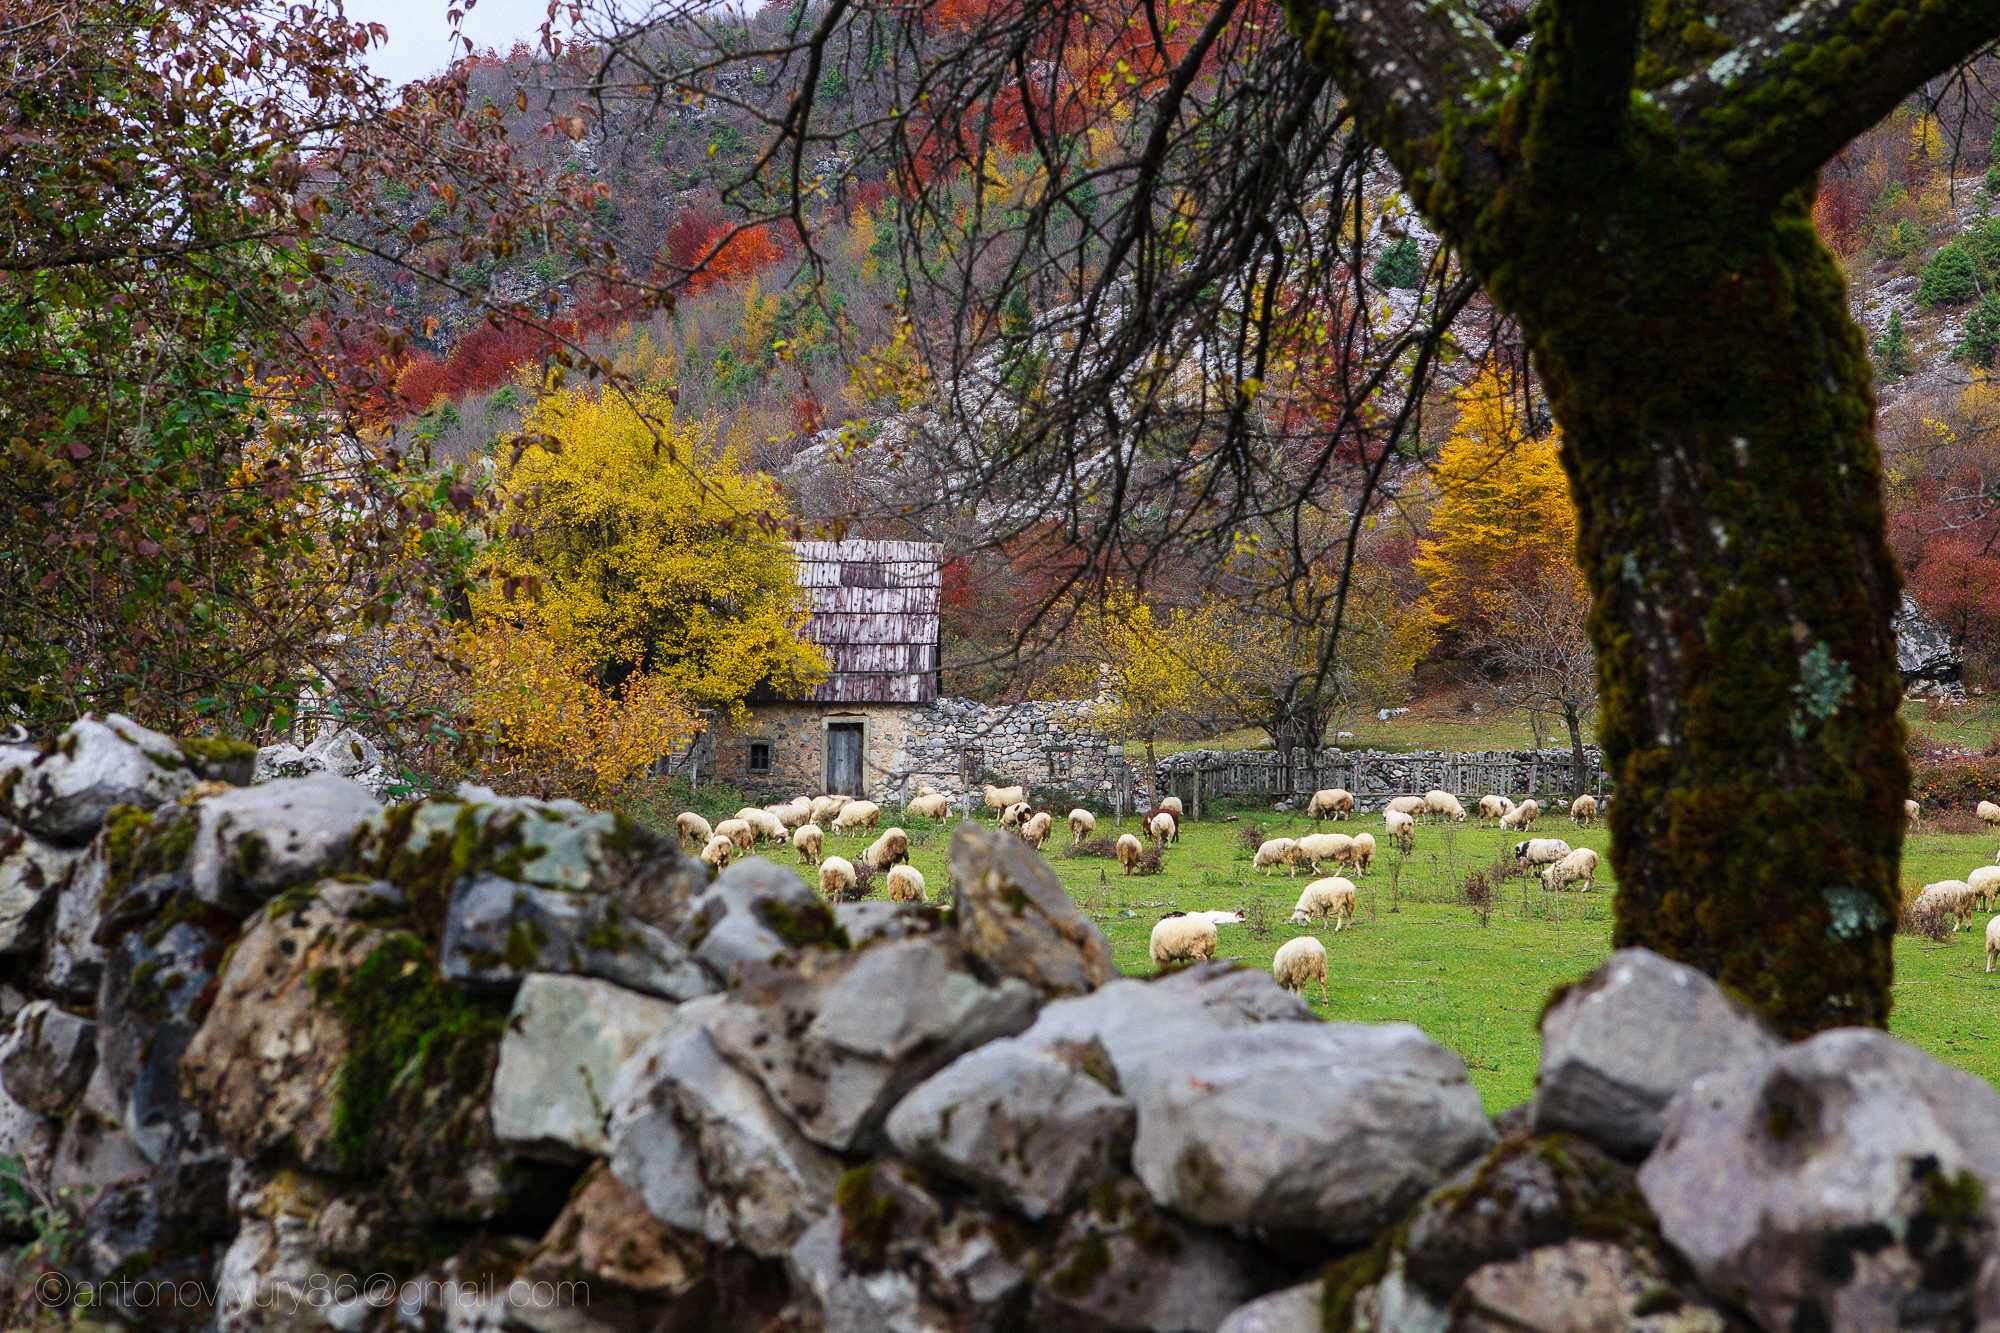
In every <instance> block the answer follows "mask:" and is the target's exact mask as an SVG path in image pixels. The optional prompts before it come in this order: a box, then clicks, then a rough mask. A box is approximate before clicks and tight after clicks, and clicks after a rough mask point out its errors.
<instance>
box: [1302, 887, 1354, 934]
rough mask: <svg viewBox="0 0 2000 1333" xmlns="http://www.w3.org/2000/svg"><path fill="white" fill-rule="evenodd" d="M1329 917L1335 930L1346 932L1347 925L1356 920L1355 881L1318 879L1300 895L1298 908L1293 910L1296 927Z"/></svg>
mask: <svg viewBox="0 0 2000 1333" xmlns="http://www.w3.org/2000/svg"><path fill="white" fill-rule="evenodd" d="M1329 917H1331V918H1332V919H1333V923H1334V926H1333V928H1334V929H1335V930H1346V929H1347V923H1348V922H1349V921H1352V920H1353V919H1354V881H1352V880H1347V879H1342V878H1341V877H1340V876H1338V875H1335V876H1333V877H1332V878H1331V879H1316V880H1314V881H1313V882H1312V883H1310V884H1308V885H1306V891H1305V892H1304V893H1301V894H1300V895H1299V901H1298V906H1296V907H1294V908H1293V909H1292V924H1293V925H1295V926H1296V925H1301V924H1303V923H1305V922H1307V921H1323V920H1326V919H1327V918H1329Z"/></svg>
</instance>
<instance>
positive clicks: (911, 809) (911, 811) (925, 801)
mask: <svg viewBox="0 0 2000 1333" xmlns="http://www.w3.org/2000/svg"><path fill="white" fill-rule="evenodd" d="M903 813H904V814H906V815H916V816H917V817H919V818H921V819H943V818H944V817H945V816H946V815H948V814H950V813H951V797H949V796H940V795H938V794H937V793H936V792H925V793H924V794H922V795H920V796H917V797H915V798H914V799H912V800H911V801H910V803H909V804H908V805H906V806H904V807H903Z"/></svg>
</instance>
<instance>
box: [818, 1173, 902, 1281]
mask: <svg viewBox="0 0 2000 1333" xmlns="http://www.w3.org/2000/svg"><path fill="white" fill-rule="evenodd" d="M875 1168H876V1163H874V1162H870V1163H869V1164H868V1165H866V1166H857V1167H855V1168H854V1170H852V1171H849V1172H848V1173H847V1174H846V1175H844V1176H842V1177H841V1178H840V1184H839V1186H838V1187H836V1188H835V1190H834V1192H833V1206H834V1207H835V1208H836V1209H838V1210H839V1212H840V1247H841V1249H842V1250H843V1251H845V1252H846V1253H847V1255H848V1257H849V1259H850V1260H851V1261H852V1263H853V1264H854V1266H855V1268H856V1269H857V1270H859V1271H860V1272H863V1273H879V1272H881V1271H882V1269H883V1268H884V1267H885V1266H887V1264H888V1262H889V1242H890V1241H891V1240H893V1239H894V1238H895V1235H896V1226H897V1224H898V1223H899V1222H901V1221H902V1220H903V1205H902V1204H901V1203H900V1202H899V1201H897V1199H896V1198H895V1197H894V1196H893V1195H889V1194H884V1193H881V1192H879V1191H878V1190H877V1189H876V1188H875Z"/></svg>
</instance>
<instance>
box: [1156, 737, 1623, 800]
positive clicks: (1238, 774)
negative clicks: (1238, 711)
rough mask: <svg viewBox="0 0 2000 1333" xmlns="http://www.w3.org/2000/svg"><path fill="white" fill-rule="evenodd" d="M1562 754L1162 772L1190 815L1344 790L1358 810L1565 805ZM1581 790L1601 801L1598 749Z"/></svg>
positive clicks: (1172, 763) (1236, 757)
mask: <svg viewBox="0 0 2000 1333" xmlns="http://www.w3.org/2000/svg"><path fill="white" fill-rule="evenodd" d="M1572 762H1573V761H1572V759H1571V756H1570V753H1569V751H1567V750H1486V751H1480V752H1476V753H1466V754H1455V753H1453V752H1452V751H1450V750H1433V751H1419V752H1416V753H1410V754H1391V753H1385V752H1382V751H1374V750H1369V751H1345V750H1321V751H1318V752H1317V753H1314V752H1311V751H1304V750H1300V751H1294V752H1293V755H1292V762H1291V763H1290V764H1289V765H1287V764H1286V763H1285V762H1284V760H1283V758H1282V756H1280V755H1278V754H1276V753H1274V752H1272V751H1268V750H1233V751H1222V750H1195V751H1190V752H1187V753H1183V754H1177V755H1172V756H1169V757H1168V758H1167V760H1166V761H1165V762H1163V763H1162V764H1161V765H1160V784H1161V790H1162V792H1171V793H1172V794H1174V795H1176V796H1178V797H1180V798H1181V801H1182V803H1183V804H1184V805H1186V807H1187V809H1188V812H1189V813H1190V814H1193V813H1194V812H1195V811H1196V810H1197V809H1198V808H1199V806H1200V805H1201V803H1202V802H1204V801H1208V800H1213V799H1215V798H1216V797H1218V796H1264V797H1269V798H1271V799H1272V800H1274V801H1275V800H1279V799H1283V798H1287V797H1304V796H1309V795H1310V794H1311V793H1313V792H1315V791H1322V790H1324V789H1326V788H1328V787H1344V788H1346V789H1347V790H1348V791H1351V792H1353V793H1354V796H1355V800H1356V801H1357V802H1358V803H1360V804H1362V805H1363V806H1370V805H1379V804H1380V803H1381V802H1383V801H1385V800H1387V799H1388V798H1389V797H1391V796H1406V795H1422V794H1423V793H1424V792H1426V791H1429V790H1431V789H1432V788H1438V789H1442V790H1444V791H1448V792H1451V793H1452V794H1454V795H1456V796H1457V797H1459V799H1460V800H1462V801H1464V802H1465V803H1466V808H1467V809H1470V808H1471V806H1472V802H1474V801H1477V800H1478V799H1479V798H1480V797H1481V796H1482V795H1485V794H1486V793H1488V792H1494V793H1497V794H1499V795H1501V796H1505V797H1508V798H1509V799H1511V800H1516V801H1519V800H1522V799H1525V798H1526V797H1529V796H1533V797H1535V798H1536V799H1537V800H1541V801H1544V802H1547V801H1550V800H1555V799H1558V798H1559V799H1561V800H1562V801H1563V802H1565V803H1567V802H1568V800H1569V796H1570V793H1571V792H1573V791H1576V790H1578V785H1579V784H1573V783H1572V781H1571V775H1570V770H1571V766H1572ZM1584 765H1585V768H1584V774H1583V782H1582V783H1581V784H1580V786H1581V789H1582V790H1584V791H1588V792H1591V793H1593V794H1595V795H1599V796H1602V795H1603V794H1604V789H1605V785H1606V784H1605V777H1604V769H1603V767H1602V764H1601V761H1600V759H1599V756H1598V752H1597V749H1596V747H1595V746H1591V747H1588V748H1586V749H1585V750H1584Z"/></svg>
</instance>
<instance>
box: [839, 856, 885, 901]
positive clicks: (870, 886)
mask: <svg viewBox="0 0 2000 1333" xmlns="http://www.w3.org/2000/svg"><path fill="white" fill-rule="evenodd" d="M875 875H876V872H875V867H874V866H871V865H869V864H868V863H867V862H866V861H856V862H855V863H854V887H853V888H851V889H849V890H847V891H846V892H845V893H842V894H839V895H837V896H838V898H839V901H841V902H844V903H851V902H858V901H859V900H861V899H863V898H866V897H867V896H868V895H869V894H871V893H873V892H875V890H876V889H877V888H878V887H879V886H878V885H877V884H876V882H875Z"/></svg>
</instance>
